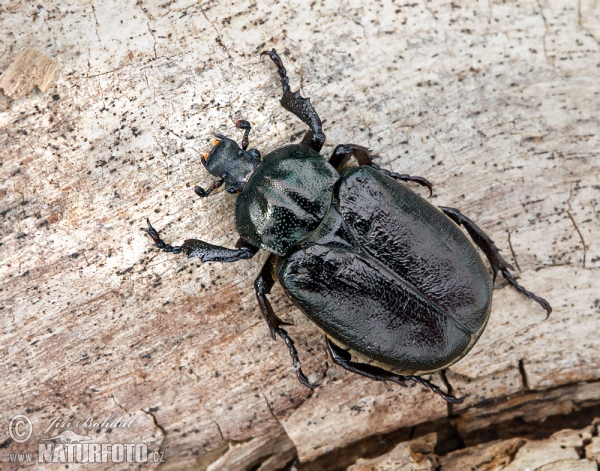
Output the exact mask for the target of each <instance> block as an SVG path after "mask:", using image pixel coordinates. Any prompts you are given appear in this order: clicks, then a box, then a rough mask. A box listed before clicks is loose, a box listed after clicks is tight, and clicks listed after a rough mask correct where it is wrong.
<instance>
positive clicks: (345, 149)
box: [329, 144, 433, 196]
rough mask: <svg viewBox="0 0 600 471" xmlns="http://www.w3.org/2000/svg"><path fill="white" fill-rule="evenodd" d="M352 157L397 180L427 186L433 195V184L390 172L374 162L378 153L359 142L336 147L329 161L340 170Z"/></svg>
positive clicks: (421, 178) (359, 162)
mask: <svg viewBox="0 0 600 471" xmlns="http://www.w3.org/2000/svg"><path fill="white" fill-rule="evenodd" d="M350 157H354V158H355V159H356V161H357V162H358V164H359V165H367V166H369V167H371V168H373V169H375V170H377V171H378V172H381V173H383V174H384V175H387V176H388V177H391V178H393V179H395V180H401V181H403V182H414V183H418V184H419V185H421V186H426V187H427V188H428V189H429V196H431V195H433V186H432V185H431V183H429V181H428V180H426V179H425V178H423V177H413V176H411V175H407V174H405V173H402V174H400V173H396V172H390V171H389V170H385V169H383V168H381V167H380V166H379V165H377V164H375V163H373V160H375V159H378V158H379V156H378V155H373V154H371V151H370V149H368V148H367V147H363V146H359V145H358V144H341V145H339V146H337V147H336V148H335V150H334V151H333V154H332V155H331V157H330V158H329V163H330V164H331V165H332V166H333V168H335V169H336V170H340V169H341V168H342V167H343V166H344V165H346V162H347V161H348V159H349V158H350Z"/></svg>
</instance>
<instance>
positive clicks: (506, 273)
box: [500, 268, 552, 320]
mask: <svg viewBox="0 0 600 471" xmlns="http://www.w3.org/2000/svg"><path fill="white" fill-rule="evenodd" d="M500 272H501V273H502V276H503V277H504V279H505V280H506V281H507V282H508V284H509V285H511V286H512V287H514V288H515V289H516V290H517V291H518V292H519V293H522V294H524V295H525V296H527V297H528V298H529V299H532V300H534V301H535V302H536V303H538V304H539V305H540V306H542V307H543V308H544V309H545V310H546V319H548V318H549V317H550V314H552V306H550V303H549V302H548V301H546V300H545V299H544V298H540V297H539V296H536V295H535V294H533V293H532V292H531V291H527V290H526V289H525V288H524V287H523V286H521V285H520V284H519V283H517V280H515V279H514V278H513V277H512V275H511V274H510V272H509V271H508V270H507V269H506V268H501V269H500ZM546 319H544V320H546Z"/></svg>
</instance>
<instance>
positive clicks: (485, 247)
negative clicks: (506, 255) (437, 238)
mask: <svg viewBox="0 0 600 471" xmlns="http://www.w3.org/2000/svg"><path fill="white" fill-rule="evenodd" d="M440 209H441V210H442V211H443V212H444V214H446V216H448V217H449V218H450V219H452V220H453V221H454V222H455V223H456V224H457V225H459V226H460V225H462V226H464V228H465V229H466V230H467V232H468V233H469V235H470V236H471V238H472V239H473V241H474V242H475V244H477V247H479V248H480V249H481V250H482V251H483V253H484V254H485V256H486V257H487V259H488V260H489V262H490V265H492V271H493V272H494V281H496V275H497V274H498V271H500V273H502V276H504V278H505V279H506V281H508V283H509V284H510V285H511V286H513V287H514V288H516V289H517V291H519V292H520V293H523V294H524V295H525V296H527V297H528V298H529V299H533V300H534V301H536V302H537V303H539V305H540V306H542V307H543V308H544V309H545V310H546V312H547V315H546V319H547V318H548V317H549V316H550V313H551V312H552V307H551V306H550V303H548V301H546V300H545V299H544V298H540V297H539V296H536V295H535V294H533V293H532V292H531V291H527V290H526V289H525V288H523V286H521V285H520V284H519V283H517V280H515V279H514V278H513V277H512V275H511V274H510V272H509V271H508V270H509V269H510V270H514V268H513V266H512V265H511V264H510V263H508V262H507V261H506V260H504V259H503V258H502V256H501V255H500V249H498V247H496V245H495V244H494V241H493V240H492V239H490V238H489V237H488V235H487V234H486V233H485V232H483V231H482V230H481V229H480V228H479V227H478V226H477V225H476V224H475V223H474V222H473V221H471V220H470V219H469V218H468V217H467V216H465V215H464V214H462V213H461V212H460V211H459V210H458V209H454V208H447V207H444V206H440Z"/></svg>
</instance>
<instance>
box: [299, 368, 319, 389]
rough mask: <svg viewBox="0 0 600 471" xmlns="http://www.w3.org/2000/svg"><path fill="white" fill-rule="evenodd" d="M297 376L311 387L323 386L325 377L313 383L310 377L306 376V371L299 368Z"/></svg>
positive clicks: (305, 384)
mask: <svg viewBox="0 0 600 471" xmlns="http://www.w3.org/2000/svg"><path fill="white" fill-rule="evenodd" d="M296 376H298V380H299V381H300V382H301V383H302V384H303V385H304V386H306V387H307V388H310V389H316V388H318V387H319V386H321V383H322V382H323V379H320V380H319V381H317V382H316V383H311V382H310V381H309V380H308V378H307V377H306V375H305V374H304V372H303V371H302V369H300V368H298V369H297V370H296Z"/></svg>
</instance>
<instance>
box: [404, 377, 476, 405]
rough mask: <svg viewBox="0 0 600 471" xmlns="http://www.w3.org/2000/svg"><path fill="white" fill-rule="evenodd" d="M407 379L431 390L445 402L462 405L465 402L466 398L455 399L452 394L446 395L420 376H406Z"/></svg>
mask: <svg viewBox="0 0 600 471" xmlns="http://www.w3.org/2000/svg"><path fill="white" fill-rule="evenodd" d="M407 378H408V379H410V380H412V381H414V382H415V383H419V384H421V385H423V386H425V387H426V388H429V389H431V390H432V391H433V392H434V393H436V394H437V395H439V396H441V397H442V398H443V399H444V400H445V401H446V402H449V403H451V404H462V403H463V401H464V400H465V397H466V396H463V397H455V396H453V395H452V394H449V393H446V392H444V391H442V390H441V389H440V387H439V386H437V385H435V384H433V383H432V382H431V381H429V380H426V379H423V378H421V377H420V376H407Z"/></svg>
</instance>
